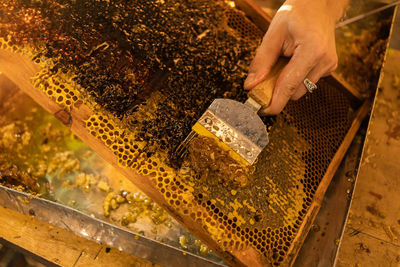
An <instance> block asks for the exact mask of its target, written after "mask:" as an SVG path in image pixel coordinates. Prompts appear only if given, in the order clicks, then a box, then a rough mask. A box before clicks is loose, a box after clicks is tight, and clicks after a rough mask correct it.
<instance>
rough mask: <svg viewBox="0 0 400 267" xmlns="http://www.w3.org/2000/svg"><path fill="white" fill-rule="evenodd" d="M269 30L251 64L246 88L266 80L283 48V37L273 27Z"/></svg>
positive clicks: (245, 83) (248, 88)
mask: <svg viewBox="0 0 400 267" xmlns="http://www.w3.org/2000/svg"><path fill="white" fill-rule="evenodd" d="M270 29H271V30H269V31H267V33H266V34H265V36H264V38H263V41H262V43H261V45H260V47H259V48H258V49H257V52H256V55H255V57H254V59H253V61H252V62H251V64H250V69H249V75H248V76H247V78H246V80H245V82H244V88H245V89H246V90H250V89H252V88H253V87H255V86H256V85H257V84H259V83H260V82H262V81H263V80H265V78H266V77H267V76H268V73H269V72H270V70H271V68H272V67H273V66H274V64H275V63H276V61H277V59H278V57H279V55H280V54H281V50H282V43H283V41H282V38H281V37H280V36H281V35H280V34H276V33H275V32H274V30H273V27H270Z"/></svg>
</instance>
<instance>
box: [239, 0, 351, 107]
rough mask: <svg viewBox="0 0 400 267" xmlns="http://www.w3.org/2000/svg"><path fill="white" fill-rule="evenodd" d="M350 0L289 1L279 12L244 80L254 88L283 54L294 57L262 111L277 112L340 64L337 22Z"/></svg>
mask: <svg viewBox="0 0 400 267" xmlns="http://www.w3.org/2000/svg"><path fill="white" fill-rule="evenodd" d="M347 1H348V0H287V1H286V2H285V3H284V4H283V5H282V6H281V8H280V9H279V10H278V12H277V13H276V15H275V17H274V18H273V20H272V22H271V25H270V26H269V28H268V31H267V33H266V34H265V36H264V38H263V41H262V43H261V45H260V47H259V48H258V49H257V52H256V55H255V57H254V59H253V61H252V63H251V65H250V70H249V75H248V77H247V79H246V81H245V83H244V87H245V89H247V90H251V89H252V88H254V87H255V86H256V85H257V84H259V83H260V82H261V81H263V80H265V78H266V77H267V76H268V74H269V72H270V70H271V68H272V67H273V66H274V64H275V63H276V61H277V60H278V58H279V57H280V56H285V57H291V59H290V60H289V63H288V64H287V65H286V66H285V67H284V68H283V70H282V72H281V74H280V75H279V77H278V80H277V82H276V85H275V89H274V92H273V95H272V100H271V104H270V105H269V106H268V107H264V108H263V109H262V110H261V114H278V113H280V112H281V111H282V110H283V108H284V107H285V106H286V104H287V102H288V101H289V100H297V99H299V98H300V97H302V96H303V95H304V94H305V93H306V92H307V89H306V87H305V86H304V84H303V81H304V79H306V78H308V79H309V80H310V81H312V82H313V83H317V81H318V80H319V79H320V78H321V77H323V76H326V75H329V74H330V73H331V72H332V71H334V70H335V69H336V67H337V62H338V59H337V55H336V46H335V33H334V31H335V24H336V22H337V21H338V20H339V18H340V17H341V15H342V12H343V9H344V6H345V4H346V3H347Z"/></svg>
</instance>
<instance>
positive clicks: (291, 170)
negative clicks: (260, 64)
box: [0, 11, 349, 266]
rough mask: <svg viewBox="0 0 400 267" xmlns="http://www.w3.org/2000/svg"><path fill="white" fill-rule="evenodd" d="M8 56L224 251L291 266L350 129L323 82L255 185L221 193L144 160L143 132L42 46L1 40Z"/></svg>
mask: <svg viewBox="0 0 400 267" xmlns="http://www.w3.org/2000/svg"><path fill="white" fill-rule="evenodd" d="M229 12H230V13H228V14H227V17H228V22H227V23H228V26H229V27H231V28H233V29H234V30H236V31H237V33H238V35H240V36H241V37H249V38H256V37H257V38H258V37H260V36H261V35H262V33H261V31H257V28H256V27H255V26H254V25H253V24H251V23H250V21H249V20H247V19H245V18H243V17H241V16H242V15H241V14H240V13H237V12H236V13H235V12H234V13H232V12H231V11H229ZM0 49H7V50H10V51H13V52H15V53H21V54H23V55H25V56H27V57H29V58H31V59H32V60H33V61H34V62H36V63H37V64H39V65H40V66H41V67H42V69H41V71H40V72H38V73H37V74H36V76H35V77H34V78H33V79H32V83H33V85H34V87H35V88H37V89H38V90H41V91H43V92H45V93H46V95H47V96H49V98H51V99H53V100H54V101H56V102H57V103H58V104H60V105H61V106H63V107H65V108H67V109H73V108H74V104H75V103H77V102H78V101H82V102H83V103H84V104H85V105H88V106H90V107H91V108H92V110H93V112H94V114H93V115H92V116H90V117H89V118H88V119H87V120H86V121H85V127H86V129H87V130H88V131H89V132H90V134H91V135H92V136H93V137H95V138H97V139H99V140H101V141H102V142H103V143H104V144H105V146H107V147H108V148H109V149H110V150H111V151H112V152H113V153H114V155H115V156H116V157H117V159H118V163H119V165H120V166H121V168H130V169H133V170H134V171H136V172H137V173H138V174H140V175H143V176H146V177H148V179H149V183H151V184H152V185H153V187H154V188H156V189H157V190H158V192H159V193H160V194H161V195H162V196H163V197H164V198H165V201H166V202H167V203H168V204H169V206H170V207H171V210H173V211H174V213H176V214H178V215H179V216H181V217H189V218H191V219H192V220H193V221H194V222H196V224H197V225H198V226H199V227H202V228H203V229H204V230H205V231H207V232H208V233H209V235H210V236H211V238H212V239H213V240H214V241H215V242H216V244H217V245H218V247H219V248H221V249H222V250H226V251H229V252H233V251H238V250H239V251H240V250H245V249H248V248H253V249H254V250H256V251H257V252H259V254H260V255H262V256H263V260H262V261H263V262H265V263H269V264H273V265H275V266H277V265H279V264H280V263H281V262H283V261H284V260H285V259H286V258H287V256H288V252H289V250H290V249H291V247H292V246H293V241H294V238H295V236H296V234H297V232H298V230H299V227H300V225H301V223H302V220H303V218H304V216H305V214H306V213H307V210H308V208H309V206H310V205H311V202H312V199H313V196H314V194H315V192H316V190H317V188H318V185H319V182H320V179H321V178H322V177H323V175H324V172H325V171H326V168H327V167H328V165H329V163H330V160H331V159H332V157H333V155H334V153H335V152H336V150H337V148H338V147H339V145H340V143H341V142H342V139H343V136H344V134H345V133H346V131H347V129H348V126H349V121H348V118H349V116H348V112H349V101H348V100H347V99H346V97H345V96H344V95H343V94H342V93H341V92H339V90H337V89H336V88H333V87H331V86H330V85H329V84H327V83H326V82H322V83H320V85H319V88H320V89H319V90H318V91H316V92H315V93H313V95H312V96H309V97H306V98H303V99H301V100H299V101H298V102H296V103H295V104H290V105H288V107H287V108H286V110H285V112H284V113H283V114H282V115H281V116H280V117H278V119H277V121H276V123H275V124H274V125H273V127H272V129H271V131H270V139H271V142H270V144H269V145H268V146H267V148H266V149H265V150H264V151H263V152H262V154H261V155H260V159H259V161H258V162H257V163H256V171H255V175H254V176H255V178H254V182H252V183H251V184H250V185H249V186H247V187H244V188H221V187H219V186H218V185H217V186H215V187H214V186H210V185H209V184H207V182H202V181H199V180H197V179H196V177H195V176H194V174H193V173H192V172H190V171H189V172H187V171H185V170H183V169H180V170H176V169H173V168H171V167H169V166H168V165H166V164H165V158H166V157H167V155H166V154H163V153H161V152H160V153H158V154H154V155H152V156H151V157H148V156H147V154H146V153H144V152H143V148H144V147H145V146H146V143H144V142H138V141H135V139H136V138H135V132H134V131H133V130H131V129H130V128H128V127H126V126H125V124H124V122H122V121H120V120H119V119H117V118H115V117H113V116H112V115H111V114H109V113H108V112H106V111H104V110H101V109H99V108H96V109H95V108H94V105H93V103H92V101H91V99H89V98H88V97H87V96H84V95H82V94H80V91H81V90H82V89H80V88H79V87H78V85H76V84H75V83H74V81H73V77H74V74H73V73H63V72H60V71H57V72H54V71H52V69H53V67H54V66H55V65H56V63H57V62H49V61H46V60H44V59H42V58H41V57H40V56H37V55H39V54H40V53H39V52H40V51H39V50H40V48H38V46H36V47H35V48H33V47H29V46H24V47H17V46H14V45H12V44H11V43H10V41H9V40H5V39H0ZM41 52H43V51H41ZM160 97H161V98H162V96H160V95H153V96H152V97H151V99H150V100H148V101H150V102H151V101H153V102H152V103H150V105H147V109H151V108H154V106H155V105H157V99H158V98H160ZM100 108H101V107H100ZM310 110H312V112H310ZM142 112H143V113H142V114H141V113H140V112H138V114H134V115H132V116H137V117H138V119H140V116H147V114H146V113H145V112H146V110H142ZM147 112H148V111H147ZM314 114H317V115H316V116H314ZM264 200H265V202H263V203H261V202H259V201H264Z"/></svg>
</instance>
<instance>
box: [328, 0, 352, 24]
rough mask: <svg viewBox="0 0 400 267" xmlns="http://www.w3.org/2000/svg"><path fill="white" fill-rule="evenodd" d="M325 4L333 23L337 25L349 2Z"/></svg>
mask: <svg viewBox="0 0 400 267" xmlns="http://www.w3.org/2000/svg"><path fill="white" fill-rule="evenodd" d="M325 2H326V7H327V9H328V10H330V13H331V15H332V19H333V20H334V22H335V23H337V22H338V21H340V20H341V18H342V17H343V15H344V13H345V10H346V8H347V5H348V3H349V0H325Z"/></svg>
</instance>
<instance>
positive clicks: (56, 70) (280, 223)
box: [0, 0, 352, 265]
mask: <svg viewBox="0 0 400 267" xmlns="http://www.w3.org/2000/svg"><path fill="white" fill-rule="evenodd" d="M0 18H1V19H0V48H2V49H6V50H8V51H12V52H15V53H20V54H23V55H25V56H28V57H30V58H31V59H32V60H34V61H35V62H36V63H38V64H39V65H40V66H41V67H42V70H41V71H40V72H39V73H37V75H36V76H35V78H34V80H33V84H34V86H35V87H36V88H37V89H38V90H42V91H43V92H45V93H46V94H47V95H48V96H49V97H50V98H51V99H53V100H54V101H56V102H57V103H59V104H60V105H63V106H64V107H66V108H67V109H72V108H74V105H75V104H76V103H77V102H79V101H81V102H83V103H84V104H86V105H88V106H89V107H90V108H92V110H93V115H92V116H90V118H88V119H87V120H86V121H85V123H86V124H85V127H86V128H87V130H88V131H89V132H90V133H91V135H92V136H94V138H98V139H100V140H102V141H103V143H104V145H105V146H107V147H108V148H109V149H110V150H111V151H113V153H114V154H115V157H116V158H117V159H118V162H119V164H120V166H121V168H131V169H133V170H135V171H137V173H138V174H140V175H144V176H146V177H148V181H149V183H151V184H152V185H153V187H154V190H156V191H157V192H158V193H159V194H161V195H162V196H163V197H164V198H165V201H166V202H167V203H168V204H169V205H170V208H171V209H172V210H173V211H174V212H175V213H176V214H178V215H179V216H181V217H184V216H186V217H190V218H191V219H192V220H193V221H194V222H196V223H197V224H198V227H202V228H203V229H204V231H206V232H207V233H208V234H209V235H210V237H211V238H212V239H213V240H214V241H215V243H216V244H217V245H218V247H219V249H220V250H225V251H229V252H232V251H238V250H239V251H241V250H242V251H245V250H248V249H253V250H255V251H256V252H257V253H259V254H260V255H263V257H262V262H263V263H265V264H268V263H269V264H273V265H279V264H280V263H282V262H284V261H285V259H286V258H287V256H288V253H289V252H290V250H291V248H292V246H293V240H294V238H295V237H296V235H297V234H298V231H299V227H300V224H301V223H302V222H303V219H304V216H305V214H306V213H307V211H308V208H309V206H310V204H311V202H312V201H313V197H314V194H315V192H316V190H317V188H318V186H319V182H320V181H321V179H322V177H323V176H324V174H325V172H326V170H327V168H328V165H329V163H330V162H331V160H332V158H333V156H334V154H335V152H336V151H337V149H338V147H339V145H340V144H341V142H342V140H343V138H344V136H345V134H346V132H347V130H348V128H349V125H350V122H351V115H352V110H351V108H350V102H349V100H348V99H347V98H346V97H345V95H344V94H343V93H342V92H341V91H340V90H339V89H337V88H334V87H332V86H331V85H329V84H328V83H326V82H325V81H321V82H320V83H319V89H318V90H317V91H316V92H315V93H313V94H312V95H308V96H307V97H304V98H302V99H301V100H299V101H297V102H293V103H290V104H289V105H288V106H287V108H286V109H285V110H284V112H283V113H282V114H281V115H279V116H277V117H276V118H264V122H265V124H266V126H267V127H268V128H269V130H270V140H271V142H270V144H269V145H268V146H267V148H266V149H265V150H264V151H263V152H262V154H261V155H260V158H259V160H258V162H257V163H255V165H254V166H253V168H254V174H252V177H251V179H250V180H251V183H248V184H246V185H244V186H243V187H240V188H237V187H229V186H226V184H223V183H215V181H208V180H205V179H197V178H196V177H197V174H196V173H195V171H194V170H193V169H191V168H189V167H188V165H187V164H186V163H187V162H186V161H184V162H177V161H176V160H174V158H173V151H174V149H175V148H176V147H177V146H178V145H179V144H180V143H181V142H182V140H183V139H184V138H185V137H186V135H187V134H188V133H189V132H190V130H191V126H192V125H193V124H194V123H195V121H196V120H197V119H198V118H199V117H200V116H201V114H202V113H203V112H204V110H205V109H206V108H207V106H208V105H209V104H210V103H211V101H212V100H213V99H215V98H218V97H226V98H231V99H236V100H238V101H244V100H245V98H246V93H245V92H244V91H243V89H242V83H243V80H244V78H245V77H246V73H247V69H248V66H249V64H250V61H251V59H252V56H253V54H254V51H255V49H256V47H257V45H258V43H259V41H260V39H261V37H262V32H261V31H260V30H258V28H257V27H256V26H255V25H254V24H252V23H251V22H250V20H248V19H247V18H246V17H245V16H244V15H243V13H241V12H238V11H237V10H236V9H234V8H232V7H231V6H230V5H228V4H227V3H225V2H224V1H209V0H183V1H176V0H158V1H134V0H132V1H122V0H120V1H106V0H104V1H95V0H88V1H79V0H75V1H71V0H68V1H63V0H57V1H56V0H52V1H40V0H32V1H27V0H26V1H23V0H19V1H17V0H12V1H2V2H1V4H0ZM0 70H1V66H0ZM252 173H253V172H252ZM238 253H242V252H238ZM235 255H237V254H235Z"/></svg>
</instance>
